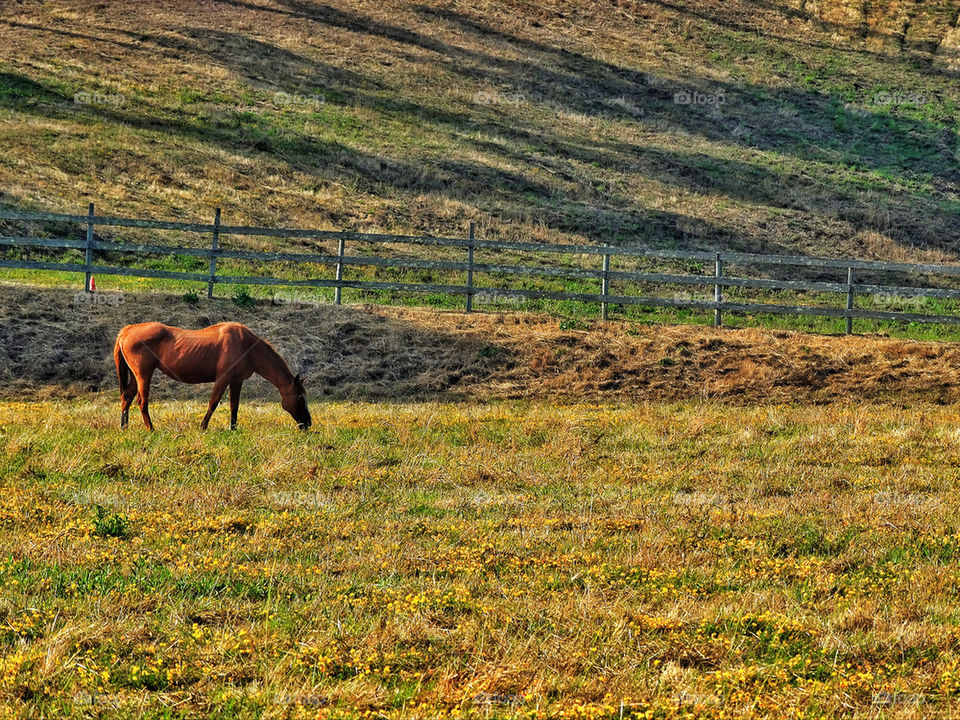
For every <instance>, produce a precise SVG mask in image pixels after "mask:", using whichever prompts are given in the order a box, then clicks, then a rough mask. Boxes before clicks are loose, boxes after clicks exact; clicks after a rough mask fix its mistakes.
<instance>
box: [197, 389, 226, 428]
mask: <svg viewBox="0 0 960 720" xmlns="http://www.w3.org/2000/svg"><path fill="white" fill-rule="evenodd" d="M226 389H227V381H226V379H224V378H217V381H216V382H215V383H214V384H213V392H212V393H210V405H209V406H208V407H207V414H206V415H204V416H203V422H202V423H200V429H201V430H206V429H207V425H209V424H210V417H211V416H212V415H213V411H214V410H216V409H217V405H219V404H220V398H222V397H223V393H224V391H225V390H226Z"/></svg>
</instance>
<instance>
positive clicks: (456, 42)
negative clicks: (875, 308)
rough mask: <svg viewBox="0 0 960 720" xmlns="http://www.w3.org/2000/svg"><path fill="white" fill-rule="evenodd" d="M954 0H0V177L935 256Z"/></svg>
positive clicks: (201, 203)
mask: <svg viewBox="0 0 960 720" xmlns="http://www.w3.org/2000/svg"><path fill="white" fill-rule="evenodd" d="M958 11H960V3H957V2H953V1H946V0H940V1H938V2H932V3H931V2H906V1H905V2H892V1H889V2H887V1H867V2H843V1H842V0H821V1H819V2H808V1H807V0H791V1H790V2H765V1H764V2H761V1H759V0H727V1H725V2H684V1H683V0H651V1H650V2H632V1H626V0H623V1H621V0H616V1H614V2H603V3H569V2H559V1H558V2H545V3H544V2H537V3H528V2H523V1H521V0H502V1H500V2H481V3H460V2H429V1H428V2H418V3H406V2H396V1H395V0H387V1H386V2H381V1H380V0H378V1H377V2H372V1H371V2H353V3H342V2H333V3H329V4H327V3H314V2H307V1H303V2H301V1H299V0H272V1H271V0H222V1H212V2H205V3H196V2H186V1H182V2H177V1H174V0H171V1H167V2H157V3H146V4H145V3H142V2H130V1H129V0H108V1H106V2H101V3H97V4H95V5H87V4H80V3H71V2H62V1H53V2H43V3H41V2H39V1H37V0H23V1H22V2H16V3H5V4H4V5H3V7H2V8H0V139H2V141H3V142H0V190H2V195H0V201H2V202H3V203H5V204H9V205H12V206H17V207H30V208H45V209H55V210H67V211H76V210H78V209H81V210H82V208H83V207H84V206H85V203H86V202H87V201H88V200H95V201H96V202H97V203H98V206H99V207H100V208H102V210H103V211H104V212H116V213H136V214H141V215H149V216H155V217H165V218H168V217H175V218H185V219H187V218H189V219H195V220H209V219H210V218H211V217H212V208H213V207H214V206H218V205H222V206H223V207H224V212H225V217H226V218H228V219H229V220H230V221H231V222H256V223H265V224H283V225H297V226H314V227H319V228H351V229H362V230H385V231H409V230H415V231H421V232H430V233H462V232H463V231H464V229H465V227H466V223H467V222H468V221H469V220H474V221H476V222H477V223H478V225H479V232H480V233H481V235H483V236H485V237H489V238H497V237H503V238H511V239H516V238H523V239H536V240H554V241H569V240H577V241H590V242H593V241H611V242H615V243H617V242H642V243H646V244H650V245H657V246H681V247H709V248H714V247H720V248H736V249H749V250H766V251H783V252H811V253H818V254H829V255H836V254H849V255H856V256H860V257H880V258H914V259H921V258H925V259H935V258H941V259H942V258H946V259H956V258H957V254H956V252H955V250H956V248H955V245H956V241H957V240H958V239H960V222H958V221H960V193H958V189H960V159H958V139H957V127H956V122H957V108H958V103H960V85H958V83H957V75H956V71H957V70H958V68H960V55H958V47H960V38H958V33H960V31H958V29H957V15H958ZM78 93H81V94H80V95H78ZM83 93H86V94H83ZM697 93H699V95H695V94H697ZM691 98H695V100H699V101H703V102H690V103H686V104H685V103H683V102H682V100H684V99H691ZM678 100H679V101H680V102H678Z"/></svg>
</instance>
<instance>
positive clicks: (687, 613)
mask: <svg viewBox="0 0 960 720" xmlns="http://www.w3.org/2000/svg"><path fill="white" fill-rule="evenodd" d="M114 412H115V408H114V404H113V403H112V402H109V403H108V402H106V401H104V400H95V401H92V402H91V401H89V400H86V399H84V400H78V401H66V402H65V401H42V402H16V401H3V402H0V476H2V477H3V493H2V500H0V556H2V557H4V558H5V560H4V561H3V562H2V563H0V585H2V587H3V592H2V593H0V618H2V625H0V647H2V649H3V652H2V653H0V655H2V657H3V659H2V660H0V706H2V707H3V708H4V709H5V711H6V714H7V716H9V717H18V718H19V717H25V718H27V717H35V718H39V717H89V716H90V715H91V714H92V715H97V716H102V717H124V718H126V717H138V718H153V717H157V718H159V717H170V716H171V715H172V716H174V717H191V718H192V717H197V718H199V717H221V718H236V717H265V718H308V717H310V718H313V717H321V718H322V717H370V716H375V717H388V718H431V717H456V716H460V717H464V716H471V717H478V718H479V717H491V716H496V717H567V718H571V717H572V718H600V717H602V718H618V717H620V716H621V713H622V714H623V716H624V717H638V718H643V717H658V718H669V717H686V718H692V717H704V718H721V717H868V716H869V717H875V716H878V715H879V714H881V713H882V714H883V716H885V717H897V718H906V717H932V716H943V715H945V714H946V713H948V711H949V710H950V708H952V707H954V706H955V703H956V697H957V694H958V692H960V670H958V668H960V645H958V638H960V635H958V631H957V626H958V617H957V612H956V602H955V600H956V593H957V588H958V587H960V578H958V574H957V570H956V561H957V557H958V552H960V550H958V547H960V545H958V537H960V535H958V533H960V515H958V511H957V508H958V501H960V496H958V489H957V473H956V471H955V469H956V466H957V465H958V464H960V435H958V433H957V431H956V430H955V428H956V426H957V421H958V419H960V418H958V416H957V412H956V409H955V408H952V407H938V406H933V405H926V404H921V405H918V406H917V407H912V408H902V407H897V406H892V405H884V404H872V405H862V404H858V403H834V404H830V405H823V406H809V405H799V406H798V405H791V406H786V405H776V404H757V405H754V406H749V407H731V406H728V405H722V404H705V403H698V402H685V403H672V404H664V403H657V402H650V403H643V404H639V405H638V404H629V405H615V404H604V405H593V404H589V403H580V404H568V405H563V406H556V405H551V404H547V403H543V402H521V403H517V402H499V403H494V404H483V403H476V402H465V403H389V404H379V405H378V404H364V403H325V404H324V405H323V406H322V407H316V408H315V412H314V418H315V425H314V428H313V430H312V431H311V432H309V433H300V432H298V431H296V430H295V429H294V428H293V427H292V426H290V424H289V422H287V421H286V419H285V418H284V417H283V415H282V413H281V411H280V410H279V408H277V407H276V406H275V405H274V404H270V405H262V404H260V403H252V404H249V405H247V406H245V408H244V413H243V416H242V421H243V422H242V426H243V427H242V428H241V429H240V430H238V431H236V432H233V433H230V432H224V431H219V432H218V431H212V432H209V433H200V432H199V431H197V429H196V427H195V426H196V417H195V416H196V412H195V408H194V407H193V405H192V404H191V403H184V402H179V401H178V402H171V403H167V404H165V405H164V406H162V409H161V410H159V411H158V414H159V416H160V417H159V419H160V422H159V426H160V427H161V430H159V431H157V432H155V433H153V434H148V433H146V432H145V431H142V430H140V429H131V430H129V431H127V432H125V433H124V432H121V431H119V430H118V429H116V427H115V417H114ZM98 506H99V507H101V508H105V509H106V510H105V511H104V510H101V511H100V512H99V515H98V512H97V511H96V508H97V507H98Z"/></svg>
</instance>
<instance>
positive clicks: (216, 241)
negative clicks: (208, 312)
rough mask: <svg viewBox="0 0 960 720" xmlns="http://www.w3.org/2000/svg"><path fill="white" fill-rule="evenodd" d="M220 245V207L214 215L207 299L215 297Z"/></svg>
mask: <svg viewBox="0 0 960 720" xmlns="http://www.w3.org/2000/svg"><path fill="white" fill-rule="evenodd" d="M219 245H220V208H217V211H216V212H215V213H214V216H213V242H212V243H211V245H210V279H209V280H208V281H207V299H212V298H213V284H214V283H215V282H216V280H217V248H218V247H219Z"/></svg>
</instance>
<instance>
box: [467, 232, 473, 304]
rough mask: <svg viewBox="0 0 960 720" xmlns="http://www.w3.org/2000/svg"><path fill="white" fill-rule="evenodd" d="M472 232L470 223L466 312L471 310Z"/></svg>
mask: <svg viewBox="0 0 960 720" xmlns="http://www.w3.org/2000/svg"><path fill="white" fill-rule="evenodd" d="M473 232H474V224H473V223H470V239H469V240H470V243H469V245H467V309H466V311H467V312H471V311H472V310H473Z"/></svg>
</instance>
